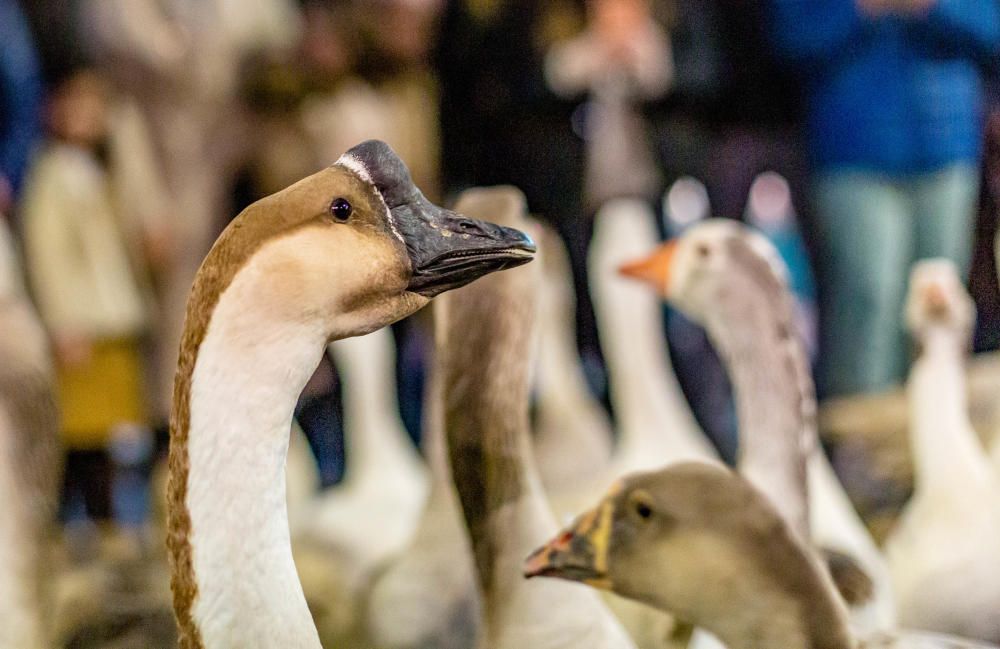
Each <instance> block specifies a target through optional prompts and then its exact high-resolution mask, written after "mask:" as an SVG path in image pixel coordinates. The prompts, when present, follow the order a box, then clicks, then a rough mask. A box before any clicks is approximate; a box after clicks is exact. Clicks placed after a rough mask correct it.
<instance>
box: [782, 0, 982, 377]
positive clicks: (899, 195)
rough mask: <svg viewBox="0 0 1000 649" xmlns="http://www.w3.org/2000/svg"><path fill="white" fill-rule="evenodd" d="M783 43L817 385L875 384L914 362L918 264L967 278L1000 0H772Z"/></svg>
mask: <svg viewBox="0 0 1000 649" xmlns="http://www.w3.org/2000/svg"><path fill="white" fill-rule="evenodd" d="M772 8H773V12H774V15H773V18H774V22H773V36H774V39H775V45H776V47H777V50H778V51H779V52H780V53H781V54H782V55H783V56H785V57H787V59H788V61H789V62H790V63H791V64H792V65H794V66H795V67H796V69H797V70H798V72H799V73H800V74H801V75H802V78H803V80H804V81H805V92H806V96H807V99H808V115H807V132H808V144H809V152H810V154H811V158H812V164H813V165H814V167H815V172H816V177H815V181H814V203H815V208H816V212H817V214H816V217H817V224H816V243H817V246H818V252H819V254H818V259H817V264H818V268H817V270H818V271H819V274H820V278H821V284H820V289H821V296H820V297H821V300H822V302H821V332H820V336H821V343H820V350H821V352H820V367H819V372H818V373H819V388H820V391H821V393H822V394H823V395H826V396H832V395H838V394H850V393H856V392H866V391H874V390H880V389H884V388H887V387H889V386H890V385H892V384H894V383H897V382H898V381H899V380H900V379H901V378H902V377H903V374H904V372H905V368H906V347H905V344H904V340H905V338H904V333H903V330H902V318H901V317H900V314H901V313H902V307H903V298H904V290H905V286H906V277H907V273H908V270H909V267H910V265H911V264H912V262H913V261H914V260H916V259H922V258H926V257H946V258H948V259H950V260H952V261H953V262H954V263H955V264H956V265H957V266H958V268H959V269H960V272H961V274H962V275H963V276H965V275H966V274H967V273H968V270H969V261H970V254H971V250H972V241H971V238H972V234H973V218H974V215H975V212H976V202H977V198H978V194H979V181H980V172H979V169H980V161H981V156H982V143H981V132H982V121H983V120H982V110H983V91H982V78H981V77H982V68H983V67H984V66H987V65H993V64H995V63H996V61H997V57H998V56H1000V3H997V2H996V0H855V1H854V2H852V1H850V0H808V1H806V0H772Z"/></svg>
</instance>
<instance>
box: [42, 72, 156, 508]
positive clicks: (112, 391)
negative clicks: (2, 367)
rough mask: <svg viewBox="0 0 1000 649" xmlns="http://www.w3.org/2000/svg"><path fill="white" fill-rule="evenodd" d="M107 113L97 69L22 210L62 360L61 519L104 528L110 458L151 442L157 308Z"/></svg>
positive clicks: (53, 104)
mask: <svg viewBox="0 0 1000 649" xmlns="http://www.w3.org/2000/svg"><path fill="white" fill-rule="evenodd" d="M109 109H110V108H109V97H108V88H107V86H106V83H105V81H104V80H103V79H102V78H101V76H100V75H99V74H98V73H97V72H95V71H93V70H90V69H80V70H76V71H74V72H72V73H71V74H69V75H67V76H66V77H65V78H64V79H63V80H62V81H61V82H58V83H57V84H56V85H55V86H54V90H53V94H52V96H51V98H50V105H49V114H48V119H49V123H48V126H49V138H48V141H47V142H46V144H45V146H44V147H43V148H42V150H41V151H40V152H39V154H38V156H37V158H36V159H35V161H34V164H33V166H32V169H31V171H30V174H29V177H28V181H27V185H26V188H25V194H24V202H23V206H22V218H23V228H24V239H25V256H26V266H27V269H28V275H29V278H30V283H31V288H32V289H33V292H34V296H35V299H36V301H37V304H38V307H39V311H40V312H41V315H42V319H43V321H44V323H45V326H46V328H47V329H48V332H49V335H50V336H51V338H52V343H53V351H54V353H55V359H56V370H57V381H58V391H59V398H60V405H61V408H62V416H63V426H62V430H63V439H64V443H65V446H66V471H65V484H64V492H63V516H64V517H66V518H74V516H73V515H72V514H73V513H74V507H78V506H79V501H80V500H82V502H83V505H84V507H85V510H86V513H87V516H88V517H89V518H90V519H91V520H94V521H99V522H100V521H109V520H110V519H111V518H112V516H113V513H114V509H113V505H112V484H113V478H114V463H113V462H112V458H111V456H110V454H109V448H111V447H112V446H113V447H114V448H116V449H119V450H120V449H122V448H123V447H132V446H136V445H137V444H138V445H139V446H141V445H142V440H143V439H144V438H145V439H148V432H147V431H148V429H147V428H146V426H147V412H146V405H145V398H144V392H143V380H142V379H143V376H142V363H141V349H140V341H141V336H142V335H143V332H144V330H145V328H146V326H147V324H148V320H149V318H148V311H147V305H148V302H147V300H146V294H145V292H144V290H143V282H141V281H140V277H141V275H140V274H138V273H137V272H136V268H135V267H134V259H135V257H133V256H132V255H130V251H129V246H128V243H127V241H128V240H127V238H126V236H125V234H124V233H125V230H124V229H123V224H122V223H121V222H120V213H119V210H118V209H117V208H118V203H117V202H116V198H117V194H116V191H115V190H116V187H113V180H112V175H111V173H110V171H109V169H108V166H107V163H106V160H107V159H108V133H109V128H108V127H109V123H110V120H109V116H108V114H109ZM112 440H113V442H114V443H113V444H111V442H112ZM126 455H128V453H126ZM133 455H134V453H133Z"/></svg>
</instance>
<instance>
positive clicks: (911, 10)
mask: <svg viewBox="0 0 1000 649" xmlns="http://www.w3.org/2000/svg"><path fill="white" fill-rule="evenodd" d="M936 3H937V0H896V13H899V14H902V15H908V16H918V17H923V16H926V15H927V14H928V13H930V11H931V9H933V8H934V5H935V4H936Z"/></svg>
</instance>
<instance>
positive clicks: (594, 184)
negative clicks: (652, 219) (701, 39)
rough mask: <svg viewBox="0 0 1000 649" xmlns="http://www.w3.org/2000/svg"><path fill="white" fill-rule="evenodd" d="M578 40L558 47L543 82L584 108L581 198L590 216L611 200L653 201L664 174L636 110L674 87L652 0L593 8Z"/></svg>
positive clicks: (622, 0)
mask: <svg viewBox="0 0 1000 649" xmlns="http://www.w3.org/2000/svg"><path fill="white" fill-rule="evenodd" d="M587 9H588V11H587V22H586V25H585V27H584V29H583V31H582V33H580V34H579V35H578V36H576V37H574V38H572V39H570V40H567V41H564V42H561V43H558V44H556V45H555V46H553V47H552V48H551V49H550V51H549V53H548V55H547V57H546V79H547V80H548V83H549V86H550V87H551V88H552V89H553V90H554V91H555V92H556V93H557V94H559V95H561V96H564V97H567V98H573V97H577V96H580V95H581V94H587V95H588V96H589V100H588V102H587V103H586V104H585V111H586V112H585V116H584V119H585V123H584V125H583V129H584V138H585V140H586V166H585V176H584V196H585V199H586V201H587V207H588V208H589V209H590V210H596V209H599V208H600V206H601V205H603V204H604V203H605V202H607V201H609V200H611V199H613V198H643V199H646V200H649V201H651V200H652V199H653V196H654V194H655V193H656V191H657V190H658V189H660V185H661V179H660V174H659V170H658V169H657V167H656V164H655V162H654V160H653V155H652V151H651V150H650V148H649V145H648V139H649V138H648V134H647V125H646V124H645V123H644V121H643V117H642V115H641V114H640V112H639V110H638V108H639V105H640V104H641V103H642V102H644V101H648V100H651V99H655V98H657V97H660V96H662V95H663V94H665V93H666V91H667V90H668V88H669V86H670V83H671V82H672V80H673V74H674V70H673V52H672V50H671V44H670V38H669V36H668V34H667V33H666V32H665V31H664V30H663V28H662V27H661V26H660V25H659V24H658V23H657V22H656V20H654V18H653V16H652V7H651V3H650V0H590V2H589V3H588V5H587Z"/></svg>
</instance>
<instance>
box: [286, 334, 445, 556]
mask: <svg viewBox="0 0 1000 649" xmlns="http://www.w3.org/2000/svg"><path fill="white" fill-rule="evenodd" d="M330 352H331V355H332V356H333V359H334V363H335V364H336V366H337V370H338V373H339V374H340V378H341V382H342V385H343V399H344V441H345V445H346V450H347V469H346V471H345V473H344V479H343V480H342V481H341V483H340V484H338V485H336V486H335V487H331V488H329V489H326V490H325V491H324V492H322V495H321V496H320V497H319V498H318V499H316V501H315V502H314V503H312V505H311V506H310V507H308V508H307V509H306V511H305V512H304V516H303V517H302V518H301V519H300V520H299V521H297V523H298V524H297V525H293V532H294V533H295V535H296V536H298V537H310V538H312V539H313V540H315V541H318V542H320V543H322V544H325V545H329V546H331V547H334V548H337V549H338V551H339V552H340V553H342V554H344V555H347V556H349V557H350V562H351V564H352V566H353V568H354V569H355V570H356V571H357V572H359V573H360V572H366V571H367V570H368V569H369V568H370V567H371V566H374V565H376V564H378V563H379V562H381V561H383V560H384V559H386V558H387V557H390V556H392V555H394V554H395V553H397V552H399V551H400V550H401V549H402V547H403V546H404V545H405V543H406V542H407V541H408V540H409V538H410V536H411V535H412V534H413V530H414V529H415V527H416V523H417V518H418V516H419V514H420V511H421V508H422V507H423V504H424V499H425V498H426V496H427V491H428V482H427V469H426V467H425V466H424V462H423V459H422V458H421V457H420V454H419V452H418V451H417V449H416V448H415V447H414V445H413V443H412V442H411V441H410V437H409V435H408V434H407V432H406V429H405V428H404V426H403V422H402V419H401V418H400V416H399V405H398V403H397V398H396V382H395V343H394V342H393V340H392V334H391V333H390V332H389V331H388V330H383V329H379V330H377V331H373V332H371V333H369V334H367V335H364V336H357V337H354V338H345V339H343V340H337V341H334V342H333V343H331V344H330ZM293 523H295V521H293Z"/></svg>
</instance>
